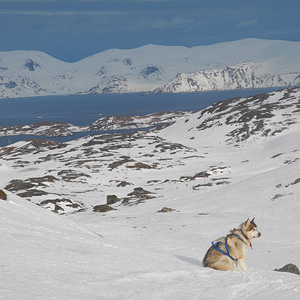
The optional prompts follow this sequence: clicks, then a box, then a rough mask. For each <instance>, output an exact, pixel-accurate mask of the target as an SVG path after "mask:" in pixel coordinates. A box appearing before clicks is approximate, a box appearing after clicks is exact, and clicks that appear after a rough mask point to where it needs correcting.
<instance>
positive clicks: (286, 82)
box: [154, 60, 300, 93]
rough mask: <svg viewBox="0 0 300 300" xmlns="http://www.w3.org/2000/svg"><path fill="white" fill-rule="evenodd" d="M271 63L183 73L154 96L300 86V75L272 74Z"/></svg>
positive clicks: (294, 73) (238, 65) (250, 63)
mask: <svg viewBox="0 0 300 300" xmlns="http://www.w3.org/2000/svg"><path fill="white" fill-rule="evenodd" d="M269 66H273V65H272V63H270V62H269V61H268V60H266V61H260V62H247V63H240V64H236V65H233V66H227V67H226V68H224V69H218V70H215V69H212V70H204V71H201V72H195V73H190V74H187V73H183V74H182V73H180V74H178V75H176V77H175V78H173V79H172V80H171V81H170V82H169V83H167V84H166V85H164V86H163V87H160V88H157V89H156V90H154V93H186V92H201V91H210V90H234V89H256V88H265V87H287V86H299V85H300V72H291V73H280V72H274V71H270V70H269Z"/></svg>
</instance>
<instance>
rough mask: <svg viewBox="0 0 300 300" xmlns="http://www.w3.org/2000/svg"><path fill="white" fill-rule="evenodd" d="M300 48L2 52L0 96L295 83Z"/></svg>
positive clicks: (249, 45) (253, 43) (258, 44)
mask: <svg viewBox="0 0 300 300" xmlns="http://www.w3.org/2000/svg"><path fill="white" fill-rule="evenodd" d="M299 53H300V43H299V42H287V41H270V40H259V39H245V40H240V41H235V42H227V43H220V44H215V45H210V46H197V47H192V48H187V47H179V46H156V45H147V46H143V47H140V48H136V49H130V50H116V49H112V50H107V51H104V52H101V53H98V54H95V55H93V56H90V57H88V58H85V59H83V60H81V61H78V62H75V63H66V62H63V61H59V60H57V59H55V58H53V57H51V56H49V55H47V54H45V53H42V52H37V51H11V52H0V98H8V97H29V96H36V95H64V94H99V93H126V92H152V91H154V90H156V92H180V91H182V92H188V91H196V90H197V91H199V90H212V89H235V88H253V87H254V88H255V87H269V86H294V85H298V84H299V72H300V71H299V70H300V59H299Z"/></svg>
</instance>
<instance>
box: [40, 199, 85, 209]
mask: <svg viewBox="0 0 300 300" xmlns="http://www.w3.org/2000/svg"><path fill="white" fill-rule="evenodd" d="M40 205H41V206H42V207H44V208H48V209H51V210H52V211H53V212H55V213H60V212H65V209H64V208H63V207H65V208H68V209H72V210H73V211H78V210H80V209H82V206H81V205H79V204H78V203H74V202H73V201H72V200H70V199H65V198H63V199H49V200H44V201H42V202H41V203H40Z"/></svg>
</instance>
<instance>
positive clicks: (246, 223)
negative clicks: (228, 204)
mask: <svg viewBox="0 0 300 300" xmlns="http://www.w3.org/2000/svg"><path fill="white" fill-rule="evenodd" d="M250 223H251V222H250V220H249V218H248V219H247V221H246V222H245V225H246V227H249V225H250Z"/></svg>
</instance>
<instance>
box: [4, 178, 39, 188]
mask: <svg viewBox="0 0 300 300" xmlns="http://www.w3.org/2000/svg"><path fill="white" fill-rule="evenodd" d="M33 187H35V185H34V184H32V183H30V182H25V181H23V180H19V179H14V180H12V181H10V183H9V184H8V185H7V186H6V187H5V189H6V190H8V191H20V190H28V189H30V188H33Z"/></svg>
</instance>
